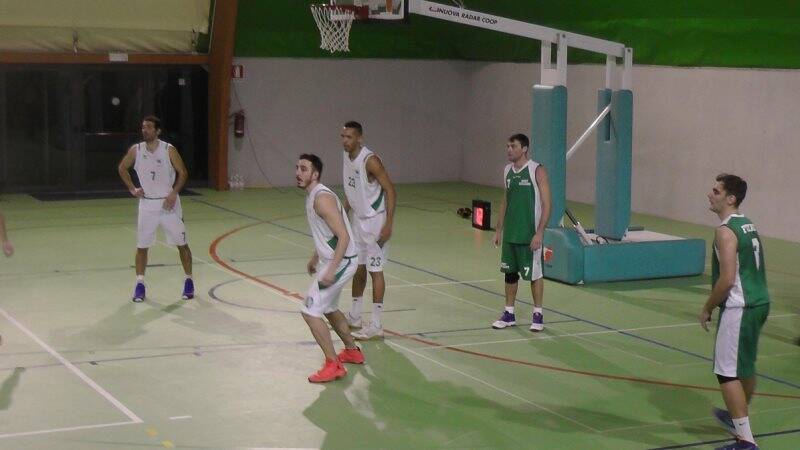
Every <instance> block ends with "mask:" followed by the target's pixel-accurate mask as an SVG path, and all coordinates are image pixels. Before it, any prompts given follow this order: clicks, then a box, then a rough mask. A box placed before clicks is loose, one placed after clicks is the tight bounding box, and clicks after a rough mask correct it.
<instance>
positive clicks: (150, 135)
mask: <svg viewBox="0 0 800 450" xmlns="http://www.w3.org/2000/svg"><path fill="white" fill-rule="evenodd" d="M157 137H158V131H157V130H156V127H155V126H154V125H153V122H148V121H144V122H142V139H144V140H145V141H147V142H150V141H153V140H155V139H156V138H157Z"/></svg>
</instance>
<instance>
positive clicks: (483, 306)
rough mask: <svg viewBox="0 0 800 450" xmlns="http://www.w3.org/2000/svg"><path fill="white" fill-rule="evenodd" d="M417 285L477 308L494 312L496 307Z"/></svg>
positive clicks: (404, 280) (391, 276)
mask: <svg viewBox="0 0 800 450" xmlns="http://www.w3.org/2000/svg"><path fill="white" fill-rule="evenodd" d="M384 276H386V277H390V278H394V279H395V280H400V281H401V282H403V283H409V284H413V282H411V281H408V280H406V279H403V278H400V277H398V276H397V275H390V274H388V273H384ZM418 287H420V288H422V289H425V290H426V291H431V292H435V293H437V294H439V295H444V296H445V297H450V298H452V299H453V300H458V301H459V302H461V303H467V304H470V305H472V306H475V307H477V308H481V309H485V310H487V311H492V312H496V311H497V308H490V307H488V306H486V305H482V304H480V303H475V302H471V301H469V300H465V299H463V298H461V297H458V296H456V295H452V294H448V293H447V292H443V291H440V290H438V289H432V288H429V287H427V286H424V285H418Z"/></svg>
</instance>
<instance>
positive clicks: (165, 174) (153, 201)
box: [118, 116, 194, 303]
mask: <svg viewBox="0 0 800 450" xmlns="http://www.w3.org/2000/svg"><path fill="white" fill-rule="evenodd" d="M159 135H161V120H159V119H158V118H157V117H155V116H147V117H145V118H144V119H143V120H142V139H143V141H142V142H140V143H138V144H135V145H132V146H131V148H129V149H128V152H127V153H126V154H125V156H124V157H123V158H122V161H121V162H120V163H119V167H118V170H119V176H120V178H122V181H123V182H124V183H125V186H127V187H128V191H130V193H131V195H133V196H134V197H136V198H138V199H139V220H138V227H137V232H136V241H137V243H136V287H135V289H134V292H133V301H134V302H136V303H138V302H142V301H144V299H145V284H144V272H145V268H146V267H147V250H148V249H149V248H150V246H152V245H153V244H154V243H155V240H156V231H157V230H158V227H161V228H163V229H164V234H165V235H166V236H167V243H168V244H170V245H176V246H177V247H178V254H179V255H180V260H181V264H182V265H183V270H184V273H185V274H186V279H185V280H184V283H183V294H182V295H181V298H183V299H184V300H189V299H191V298H194V282H193V281H192V251H191V250H190V249H189V245H188V244H187V243H186V226H185V225H184V223H183V211H182V210H181V199H180V197H179V196H178V193H179V192H180V191H181V189H182V188H183V186H184V185H185V184H186V180H187V179H188V178H189V174H188V172H187V171H186V166H185V165H184V164H183V160H182V159H181V155H180V154H179V153H178V151H177V150H176V149H175V147H173V146H172V145H170V144H168V143H166V142H164V141H162V140H160V139H159V138H158V137H159ZM131 167H133V168H134V170H136V174H137V176H138V177H139V183H140V184H141V187H136V186H135V185H134V184H133V180H132V179H131V175H130V173H128V171H129V170H130V168H131ZM176 175H177V180H176Z"/></svg>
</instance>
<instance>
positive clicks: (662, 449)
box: [649, 428, 800, 450]
mask: <svg viewBox="0 0 800 450" xmlns="http://www.w3.org/2000/svg"><path fill="white" fill-rule="evenodd" d="M794 433H800V428H795V429H794V430H784V431H774V432H772V433H761V434H754V435H753V437H755V438H765V437H769V436H780V435H782V434H794ZM725 442H733V441H732V440H731V439H730V438H728V439H717V440H714V441H702V442H692V443H690V444H681V445H671V446H669V447H656V448H651V449H649V450H669V449H673V448H690V447H697V446H698V445H710V444H722V443H725Z"/></svg>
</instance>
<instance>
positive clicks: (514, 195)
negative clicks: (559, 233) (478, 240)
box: [503, 161, 542, 244]
mask: <svg viewBox="0 0 800 450" xmlns="http://www.w3.org/2000/svg"><path fill="white" fill-rule="evenodd" d="M537 167H539V163H537V162H535V161H528V162H527V163H526V164H525V165H524V166H522V168H521V169H515V168H514V165H513V164H508V165H507V166H506V168H505V170H504V175H505V186H506V214H505V217H504V219H503V242H508V243H510V244H530V242H531V239H533V235H534V234H535V233H536V226H537V225H538V224H537V223H536V221H537V220H538V219H539V218H540V217H541V214H542V206H541V198H540V197H539V186H538V185H537V184H536V168H537Z"/></svg>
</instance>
